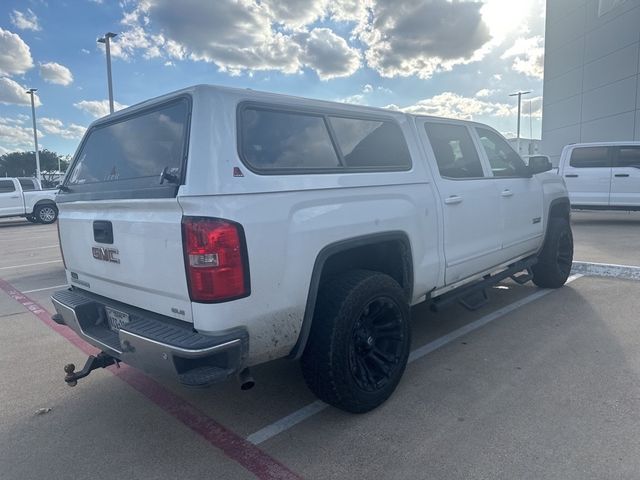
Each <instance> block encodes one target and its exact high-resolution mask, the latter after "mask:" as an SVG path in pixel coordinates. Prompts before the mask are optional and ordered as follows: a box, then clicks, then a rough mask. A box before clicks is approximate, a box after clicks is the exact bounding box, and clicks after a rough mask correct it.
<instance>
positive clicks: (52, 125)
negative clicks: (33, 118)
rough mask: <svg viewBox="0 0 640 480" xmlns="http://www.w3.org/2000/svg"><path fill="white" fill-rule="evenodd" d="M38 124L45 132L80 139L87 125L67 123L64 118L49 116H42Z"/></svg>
mask: <svg viewBox="0 0 640 480" xmlns="http://www.w3.org/2000/svg"><path fill="white" fill-rule="evenodd" d="M38 125H39V126H40V128H42V131H44V132H45V133H48V134H51V135H57V136H59V137H62V138H66V139H68V140H80V139H81V138H82V135H84V132H85V130H86V127H83V126H82V125H78V124H76V123H71V124H69V125H65V124H64V123H63V122H62V120H58V119H56V118H47V117H43V118H40V119H39V120H38Z"/></svg>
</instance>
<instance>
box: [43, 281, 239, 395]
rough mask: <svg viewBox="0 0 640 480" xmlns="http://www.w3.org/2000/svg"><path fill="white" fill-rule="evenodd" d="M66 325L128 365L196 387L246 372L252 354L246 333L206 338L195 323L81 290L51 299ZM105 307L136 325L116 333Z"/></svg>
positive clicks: (222, 333) (58, 318) (66, 291)
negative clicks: (124, 316)
mask: <svg viewBox="0 0 640 480" xmlns="http://www.w3.org/2000/svg"><path fill="white" fill-rule="evenodd" d="M51 301H52V302H53V305H54V307H55V309H56V312H57V313H58V315H57V316H56V318H55V320H56V321H57V322H58V323H60V322H62V323H64V324H65V325H67V326H68V327H69V328H71V329H72V330H73V331H75V332H76V333H77V334H78V335H79V336H80V337H81V338H82V339H84V340H85V341H86V342H87V343H90V344H91V345H93V346H95V347H97V348H99V349H100V350H102V351H104V352H105V353H107V354H109V355H111V356H113V357H115V358H117V359H118V360H120V361H122V362H123V363H126V364H129V365H131V366H133V367H136V368H140V369H141V370H144V371H145V372H147V373H149V374H152V375H156V376H162V377H171V378H174V379H178V380H179V381H180V382H181V383H183V384H185V385H190V386H206V385H209V384H212V383H218V382H220V381H224V380H226V379H227V378H228V377H230V376H232V375H233V374H236V373H238V372H240V370H241V369H242V366H243V363H244V360H245V358H246V354H247V352H248V343H249V336H248V334H247V332H246V330H245V329H243V328H237V329H233V330H231V331H225V332H219V333H218V334H216V335H203V334H201V333H198V332H196V331H194V330H193V328H192V326H191V324H187V323H185V322H181V321H179V320H175V319H172V318H169V317H164V316H161V315H158V314H155V313H153V312H149V311H146V310H141V309H138V308H135V307H132V306H130V305H125V304H121V303H119V302H115V301H112V300H110V299H107V298H104V297H100V296H98V295H94V294H91V293H89V292H85V291H82V290H79V289H73V290H62V291H59V292H56V293H54V294H53V296H52V297H51ZM105 306H108V307H111V308H114V309H116V310H118V311H119V312H124V313H126V314H127V315H129V318H130V321H129V323H127V324H126V325H123V326H122V327H121V328H120V329H119V330H112V329H111V328H110V326H109V324H108V321H107V315H106V313H105Z"/></svg>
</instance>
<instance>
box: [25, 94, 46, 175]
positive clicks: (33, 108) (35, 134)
mask: <svg viewBox="0 0 640 480" xmlns="http://www.w3.org/2000/svg"><path fill="white" fill-rule="evenodd" d="M37 91H38V89H37V88H30V89H29V90H27V91H26V92H25V93H28V94H29V95H31V120H33V143H35V146H36V178H37V179H38V182H42V176H41V175H40V154H39V153H38V130H36V106H35V102H34V99H33V94H34V93H35V92H37Z"/></svg>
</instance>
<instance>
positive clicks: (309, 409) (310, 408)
mask: <svg viewBox="0 0 640 480" xmlns="http://www.w3.org/2000/svg"><path fill="white" fill-rule="evenodd" d="M580 277H582V275H581V274H575V275H571V276H570V277H569V278H568V279H567V283H571V282H573V281H574V280H576V279H578V278H580ZM553 291H554V290H538V291H537V292H535V293H532V294H531V295H529V296H527V297H524V298H522V299H520V300H518V301H517V302H514V303H511V304H509V305H507V306H505V307H502V308H499V309H498V310H496V311H495V312H491V313H489V314H488V315H485V316H484V317H481V318H479V319H478V320H476V321H474V322H471V323H469V324H467V325H465V326H464V327H461V328H458V329H457V330H454V331H453V332H450V333H448V334H446V335H444V336H442V337H440V338H438V339H437V340H434V341H433V342H430V343H427V344H426V345H423V346H422V347H418V348H416V349H415V350H414V351H412V352H411V354H410V355H409V363H411V362H413V361H415V360H418V359H419V358H422V357H424V356H425V355H427V354H428V353H431V352H433V351H434V350H437V349H438V348H440V347H443V346H445V345H447V344H448V343H451V342H453V341H454V340H457V339H458V338H460V337H462V336H464V335H466V334H467V333H470V332H473V331H474V330H477V329H478V328H480V327H483V326H485V325H486V324H488V323H490V322H493V321H494V320H496V319H498V318H500V317H502V316H504V315H506V314H507V313H510V312H513V311H514V310H517V309H518V308H520V307H522V306H524V305H526V304H528V303H531V302H533V301H535V300H537V299H539V298H541V297H544V296H545V295H548V294H549V293H551V292H553ZM328 406H329V405H327V404H326V403H324V402H322V401H320V400H316V401H315V402H313V403H310V404H309V405H306V406H304V407H302V408H301V409H299V410H296V411H295V412H293V413H292V414H290V415H287V416H286V417H283V418H281V419H279V420H276V421H275V422H273V423H271V424H270V425H267V426H266V427H264V428H262V429H260V430H258V431H257V432H254V433H252V434H251V435H249V436H248V437H247V440H248V441H249V442H251V443H253V444H254V445H259V444H261V443H263V442H265V441H267V440H269V439H270V438H273V437H275V436H276V435H278V434H279V433H282V432H284V431H286V430H288V429H290V428H291V427H293V426H295V425H297V424H298V423H300V422H302V421H303V420H306V419H307V418H309V417H312V416H313V415H315V414H316V413H318V412H321V411H323V410H324V409H325V408H327V407H328Z"/></svg>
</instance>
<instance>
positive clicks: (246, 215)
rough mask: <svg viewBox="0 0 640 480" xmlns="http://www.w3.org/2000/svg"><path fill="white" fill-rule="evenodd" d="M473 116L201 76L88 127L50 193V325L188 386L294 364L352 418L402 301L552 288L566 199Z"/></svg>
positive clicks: (377, 377)
mask: <svg viewBox="0 0 640 480" xmlns="http://www.w3.org/2000/svg"><path fill="white" fill-rule="evenodd" d="M550 168H551V165H550V164H549V162H548V161H542V162H540V161H532V163H531V164H530V165H528V166H527V165H525V164H524V162H523V161H522V159H521V158H520V157H519V156H518V154H517V153H516V152H515V151H514V150H513V149H512V148H511V147H510V146H509V144H508V143H507V142H506V141H505V139H504V138H503V137H502V136H501V135H500V134H499V133H497V132H496V131H495V130H493V129H492V128H490V127H488V126H486V125H482V124H479V123H473V122H465V121H459V120H448V119H443V118H434V117H427V116H416V115H409V114H405V113H401V112H395V111H388V110H384V109H377V108H369V107H363V106H354V105H345V104H340V103H332V102H324V101H317V100H307V99H302V98H295V97H290V96H283V95H274V94H269V93H260V92H256V91H252V90H240V89H231V88H222V87H215V86H204V85H203V86H195V87H192V88H188V89H185V90H181V91H179V92H175V93H172V94H169V95H166V96H163V97H160V98H156V99H153V100H149V101H147V102H144V103H141V104H139V105H135V106H133V107H130V108H127V109H124V110H121V111H119V112H117V113H115V114H112V115H109V116H108V117H106V118H104V119H101V120H98V121H96V122H94V123H93V124H92V125H91V126H90V127H89V129H88V131H87V133H86V134H85V137H84V139H83V140H82V143H81V144H80V146H79V148H78V151H77V153H76V155H75V157H74V160H73V163H72V165H71V167H70V170H69V172H68V174H67V176H66V180H65V182H64V185H63V187H62V189H61V191H60V193H59V195H58V197H57V202H58V206H59V208H60V219H59V222H58V226H59V232H60V240H61V248H62V253H63V257H64V261H65V268H66V273H67V280H68V283H69V285H70V287H69V288H68V289H67V290H63V291H60V292H56V293H55V294H54V295H53V297H52V300H53V303H54V305H55V308H56V311H57V313H56V314H55V315H54V320H55V321H57V322H58V323H61V324H66V325H68V326H69V327H70V328H72V329H73V330H75V331H76V332H77V333H78V334H79V335H80V336H81V337H82V338H84V339H85V340H86V341H87V342H89V343H91V344H92V345H94V346H96V347H98V348H99V349H101V350H102V353H101V354H100V355H98V356H96V357H90V358H89V360H88V361H87V364H86V365H85V367H84V368H83V369H82V370H81V371H75V366H73V365H68V366H67V367H65V371H66V372H67V375H66V377H65V380H66V381H67V383H69V384H70V385H75V384H76V382H77V380H78V379H79V378H82V377H84V376H86V375H87V374H88V373H89V372H90V371H92V370H93V369H96V368H100V367H104V366H106V365H109V364H112V363H113V362H115V361H116V360H117V361H122V362H125V363H128V364H130V365H133V366H135V367H139V368H141V369H143V370H145V371H147V372H149V373H151V374H154V375H164V376H169V377H172V378H174V379H177V380H178V381H179V382H181V383H182V384H184V385H187V386H196V387H198V386H208V385H211V384H214V383H216V382H220V381H223V380H225V379H227V378H229V377H231V376H238V377H239V378H240V380H241V384H242V386H243V387H244V388H248V387H250V386H251V385H252V384H253V380H252V378H251V376H250V373H249V367H251V366H253V365H256V364H260V363H263V362H267V361H269V360H272V359H276V358H280V357H289V358H291V359H298V358H299V359H301V365H302V370H303V373H304V378H305V380H306V382H307V384H308V385H309V387H310V388H311V390H312V391H313V392H314V393H315V394H316V395H317V396H318V397H320V398H321V399H322V400H324V401H326V402H328V403H330V404H332V405H335V406H337V407H339V408H342V409H344V410H347V411H351V412H364V411H367V410H370V409H372V408H375V407H376V406H378V405H379V404H381V403H382V402H383V401H384V400H385V399H386V398H387V397H389V395H390V394H391V393H392V392H393V390H394V389H395V388H396V386H397V384H398V382H399V381H400V377H401V376H402V373H403V371H404V368H405V365H406V363H407V358H408V355H409V348H410V337H411V325H410V307H411V306H412V305H415V304H418V303H420V302H429V303H430V304H431V306H432V307H433V308H442V307H444V306H445V305H447V304H449V303H451V302H456V301H461V302H462V303H463V304H464V305H466V306H467V307H468V308H478V307H479V306H481V305H482V304H483V303H484V302H485V301H486V295H485V290H484V289H485V288H486V287H487V286H489V285H492V284H494V283H496V282H498V281H500V280H502V279H505V278H508V277H512V278H514V279H515V280H517V281H518V282H526V281H529V280H533V282H534V283H535V284H537V285H538V286H541V287H548V288H558V287H561V286H562V285H563V284H564V283H565V281H566V279H567V277H568V275H569V273H570V270H571V264H572V257H573V239H572V234H571V228H570V225H569V211H570V208H569V199H568V197H567V191H566V188H565V185H564V182H563V180H562V178H560V177H559V176H557V175H555V174H551V173H548V172H547V171H548V170H549V169H550Z"/></svg>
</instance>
